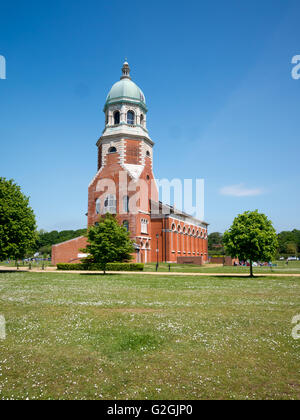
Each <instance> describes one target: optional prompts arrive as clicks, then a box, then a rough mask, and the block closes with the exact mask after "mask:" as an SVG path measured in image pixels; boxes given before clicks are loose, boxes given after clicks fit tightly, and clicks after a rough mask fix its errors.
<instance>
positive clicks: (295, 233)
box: [278, 229, 300, 255]
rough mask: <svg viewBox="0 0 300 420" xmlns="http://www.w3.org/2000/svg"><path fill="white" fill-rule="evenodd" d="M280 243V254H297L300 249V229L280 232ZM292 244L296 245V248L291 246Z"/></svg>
mask: <svg viewBox="0 0 300 420" xmlns="http://www.w3.org/2000/svg"><path fill="white" fill-rule="evenodd" d="M278 243H279V247H278V251H279V254H293V255H296V254H297V252H298V251H299V250H300V230H297V229H294V230H292V231H283V232H280V233H279V234H278ZM290 244H293V245H294V247H293V248H294V249H292V248H291V246H290ZM295 246H296V248H295Z"/></svg>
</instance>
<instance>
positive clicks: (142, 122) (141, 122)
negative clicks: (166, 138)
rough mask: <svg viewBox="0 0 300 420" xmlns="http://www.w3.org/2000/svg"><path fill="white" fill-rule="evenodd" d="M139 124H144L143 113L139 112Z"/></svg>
mask: <svg viewBox="0 0 300 420" xmlns="http://www.w3.org/2000/svg"><path fill="white" fill-rule="evenodd" d="M140 124H141V125H143V124H144V115H143V114H141V116H140Z"/></svg>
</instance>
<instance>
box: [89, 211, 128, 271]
mask: <svg viewBox="0 0 300 420" xmlns="http://www.w3.org/2000/svg"><path fill="white" fill-rule="evenodd" d="M129 235H130V234H129V232H127V230H126V228H125V227H123V226H120V225H119V223H118V222H117V220H116V218H115V216H113V215H111V214H110V213H107V214H106V215H105V217H100V219H99V223H98V225H96V226H92V227H90V228H89V230H88V233H87V238H88V245H87V247H86V248H85V249H83V250H82V251H83V252H85V253H87V254H89V256H88V257H87V258H85V259H84V260H83V262H86V263H98V264H100V265H101V268H102V269H103V271H104V274H105V271H106V265H107V264H108V263H110V262H126V261H130V260H131V258H132V255H131V254H132V253H133V252H134V247H133V241H132V240H131V239H130V236H129Z"/></svg>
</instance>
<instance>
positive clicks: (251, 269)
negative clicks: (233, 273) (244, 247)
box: [250, 260, 254, 277]
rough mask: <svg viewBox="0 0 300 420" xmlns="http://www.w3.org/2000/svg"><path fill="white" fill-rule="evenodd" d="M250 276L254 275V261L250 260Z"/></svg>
mask: <svg viewBox="0 0 300 420" xmlns="http://www.w3.org/2000/svg"><path fill="white" fill-rule="evenodd" d="M250 277H254V276H253V266H252V261H251V260H250Z"/></svg>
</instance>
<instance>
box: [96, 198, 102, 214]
mask: <svg viewBox="0 0 300 420" xmlns="http://www.w3.org/2000/svg"><path fill="white" fill-rule="evenodd" d="M100 211H101V204H100V198H97V200H96V214H100Z"/></svg>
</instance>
